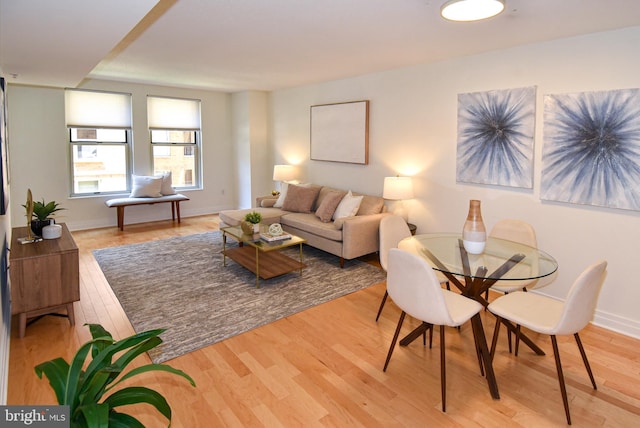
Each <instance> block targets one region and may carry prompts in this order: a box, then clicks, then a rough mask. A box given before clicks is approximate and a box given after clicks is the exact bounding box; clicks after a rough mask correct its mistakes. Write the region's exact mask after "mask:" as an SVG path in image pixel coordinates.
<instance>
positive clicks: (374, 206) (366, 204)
mask: <svg viewBox="0 0 640 428" xmlns="http://www.w3.org/2000/svg"><path fill="white" fill-rule="evenodd" d="M383 208H384V199H382V198H381V197H379V196H370V195H364V197H363V198H362V202H361V203H360V208H359V209H358V213H357V214H356V215H370V214H380V213H381V212H382V210H383Z"/></svg>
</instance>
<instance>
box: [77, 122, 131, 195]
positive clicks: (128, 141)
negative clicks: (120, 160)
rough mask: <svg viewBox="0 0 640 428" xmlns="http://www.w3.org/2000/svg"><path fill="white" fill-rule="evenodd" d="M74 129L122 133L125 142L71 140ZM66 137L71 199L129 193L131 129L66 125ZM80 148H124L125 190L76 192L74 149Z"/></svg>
mask: <svg viewBox="0 0 640 428" xmlns="http://www.w3.org/2000/svg"><path fill="white" fill-rule="evenodd" d="M74 129H77V130H78V129H96V130H98V129H114V130H122V131H124V136H125V141H123V142H114V141H100V140H97V139H96V140H77V141H74V140H73V137H72V135H73V130H74ZM67 135H68V139H69V179H70V182H69V188H70V190H71V191H70V196H71V197H87V196H99V195H121V194H123V193H129V192H131V174H132V172H133V168H132V161H131V157H132V156H131V153H132V144H131V141H132V130H131V128H120V127H106V126H71V125H67ZM76 146H78V147H81V146H118V147H124V157H125V159H124V162H125V173H124V174H125V188H124V189H118V190H112V191H93V192H76V186H75V179H76V175H75V162H74V149H75V147H76Z"/></svg>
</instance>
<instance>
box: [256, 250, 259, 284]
mask: <svg viewBox="0 0 640 428" xmlns="http://www.w3.org/2000/svg"><path fill="white" fill-rule="evenodd" d="M259 254H260V251H259V250H258V247H256V288H260V261H259Z"/></svg>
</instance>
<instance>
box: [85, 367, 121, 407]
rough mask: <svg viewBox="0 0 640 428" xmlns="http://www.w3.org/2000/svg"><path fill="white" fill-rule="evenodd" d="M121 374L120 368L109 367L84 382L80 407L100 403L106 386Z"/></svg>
mask: <svg viewBox="0 0 640 428" xmlns="http://www.w3.org/2000/svg"><path fill="white" fill-rule="evenodd" d="M121 372H122V368H120V367H118V366H116V365H111V366H107V367H104V368H102V369H100V370H99V371H98V372H97V373H96V374H95V375H94V376H93V377H92V378H91V379H90V380H87V381H85V382H84V383H83V385H82V392H81V393H80V405H82V404H85V403H87V402H88V403H94V402H98V401H100V399H101V398H102V395H103V394H104V392H105V391H106V389H107V385H109V383H111V381H112V380H113V379H115V378H116V377H117V376H118V375H119V374H120V373H121Z"/></svg>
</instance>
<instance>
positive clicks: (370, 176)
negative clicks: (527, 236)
mask: <svg viewBox="0 0 640 428" xmlns="http://www.w3.org/2000/svg"><path fill="white" fill-rule="evenodd" d="M638 46H640V27H633V28H628V29H623V30H619V31H612V32H606V33H599V34H592V35H587V36H583V37H576V38H571V39H565V40H560V41H554V42H547V43H540V44H535V45H529V46H524V47H519V48H515V49H510V50H503V51H497V52H492V53H488V54H483V55H477V56H471V57H466V58H461V59H456V60H451V61H446V62H440V63H435V64H426V65H421V66H415V67H410V68H404V69H396V70H391V71H388V72H383V73H376V74H370V75H365V76H361V77H356V78H351V79H344V80H338V81H332V82H324V83H320V84H316V85H309V86H304V87H299V88H293V89H287V90H280V91H276V92H274V93H272V94H271V106H270V114H271V115H272V128H271V141H272V144H273V145H274V151H275V153H274V156H275V159H276V163H280V162H284V163H286V162H288V163H301V164H302V168H301V169H303V170H304V171H306V179H307V180H308V181H311V182H316V183H322V184H327V185H332V186H336V187H341V188H351V189H353V190H357V191H362V192H367V193H373V194H379V195H381V194H382V182H383V177H385V176H388V175H396V174H400V175H412V176H414V186H415V191H416V197H415V199H414V200H412V201H409V203H408V208H409V210H410V216H409V220H410V222H412V223H415V224H416V225H417V226H418V233H420V232H422V233H426V232H436V231H460V230H461V228H462V225H463V223H464V220H465V217H466V214H467V209H468V203H469V199H480V200H482V213H483V217H484V221H485V223H486V225H487V227H488V228H490V227H491V226H492V225H493V224H494V223H495V222H496V221H497V220H498V219H500V218H505V217H510V218H520V219H523V220H526V221H528V222H530V223H532V224H533V225H534V226H535V228H536V231H537V234H538V242H539V246H540V248H541V249H543V250H545V251H547V252H548V253H550V254H551V255H553V256H554V257H555V258H556V259H557V260H558V262H559V266H560V268H559V271H558V274H557V279H556V280H555V281H554V282H553V283H552V284H551V285H549V286H548V287H545V288H543V289H542V290H541V292H543V293H547V294H549V295H552V296H556V297H559V298H562V297H564V296H565V295H566V292H567V290H568V288H569V286H570V284H571V283H572V281H573V279H574V278H575V277H576V276H577V275H578V274H579V273H580V272H581V271H582V270H583V269H584V268H585V267H586V266H587V265H588V264H590V263H592V262H594V261H597V260H599V259H606V260H608V262H609V269H608V270H609V274H608V278H607V280H606V283H605V285H604V287H603V289H602V293H601V295H600V299H599V304H598V310H597V315H596V319H595V322H596V323H597V324H600V325H603V326H607V327H609V328H611V329H614V330H618V331H622V332H625V333H627V334H630V335H633V336H636V337H640V311H638V303H640V284H639V283H638V279H637V278H638V276H637V274H636V272H635V266H636V263H637V261H636V259H637V252H636V250H635V244H636V243H637V242H640V213H639V212H634V211H623V210H616V209H607V208H597V207H590V206H579V205H572V204H563V203H552V202H543V201H541V200H540V198H539V194H540V172H541V153H542V144H543V121H542V117H543V116H542V113H543V104H542V100H543V95H544V94H558V93H569V92H584V91H596V90H610V89H623V88H638V87H640V56H639V55H638ZM526 86H537V113H536V138H535V165H534V167H535V172H534V188H533V189H532V190H530V189H514V188H507V187H499V186H481V185H470V184H457V183H456V180H455V177H456V174H455V173H456V171H455V168H456V138H457V136H456V125H457V95H458V94H460V93H467V92H476V91H487V90H493V89H508V88H518V87H526ZM365 99H367V100H370V101H371V103H370V117H369V119H370V128H369V133H370V140H369V165H351V164H343V163H331V162H321V161H310V160H309V107H310V106H311V105H314V104H326V103H331V102H344V101H357V100H365ZM639 185H640V183H639Z"/></svg>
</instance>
